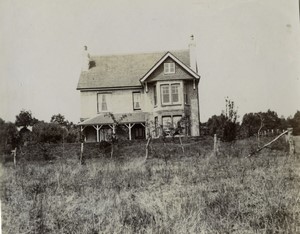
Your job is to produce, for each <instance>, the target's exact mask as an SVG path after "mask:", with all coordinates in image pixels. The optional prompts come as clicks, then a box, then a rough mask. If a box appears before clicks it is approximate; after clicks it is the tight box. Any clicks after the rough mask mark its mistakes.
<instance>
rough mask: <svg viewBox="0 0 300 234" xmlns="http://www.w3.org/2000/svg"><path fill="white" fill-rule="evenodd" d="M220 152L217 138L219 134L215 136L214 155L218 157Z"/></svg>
mask: <svg viewBox="0 0 300 234" xmlns="http://www.w3.org/2000/svg"><path fill="white" fill-rule="evenodd" d="M218 152H219V143H218V138H217V134H214V154H215V155H217V153H218Z"/></svg>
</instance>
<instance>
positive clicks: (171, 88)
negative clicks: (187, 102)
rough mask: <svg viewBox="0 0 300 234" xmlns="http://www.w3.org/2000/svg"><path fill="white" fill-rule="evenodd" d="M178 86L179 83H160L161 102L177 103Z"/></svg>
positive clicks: (166, 103) (167, 103)
mask: <svg viewBox="0 0 300 234" xmlns="http://www.w3.org/2000/svg"><path fill="white" fill-rule="evenodd" d="M179 87H180V84H171V85H169V84H166V85H161V97H162V99H161V100H162V104H165V105H172V104H179V103H180V101H179Z"/></svg>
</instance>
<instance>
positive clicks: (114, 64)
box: [77, 36, 200, 142]
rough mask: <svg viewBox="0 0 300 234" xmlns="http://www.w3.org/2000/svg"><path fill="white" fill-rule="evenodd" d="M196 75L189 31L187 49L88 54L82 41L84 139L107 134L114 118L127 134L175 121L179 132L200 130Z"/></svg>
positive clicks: (155, 130) (142, 134)
mask: <svg viewBox="0 0 300 234" xmlns="http://www.w3.org/2000/svg"><path fill="white" fill-rule="evenodd" d="M199 81H200V76H199V75H198V73H197V61H196V45H195V42H194V38H193V36H191V42H190V44H189V49H187V50H178V51H166V52H156V53H140V54H124V55H105V56H90V55H89V53H88V51H87V47H85V50H84V56H83V67H82V72H81V75H80V78H79V82H78V86H77V90H79V91H80V96H81V97H80V98H81V123H80V124H79V125H80V126H81V130H82V132H83V135H84V136H85V139H86V141H97V142H99V141H102V140H107V139H109V137H110V136H111V134H112V133H113V132H114V131H115V122H114V121H113V118H115V120H117V121H118V122H119V123H120V124H122V125H123V126H126V127H127V130H128V131H127V132H128V139H130V140H131V139H137V138H147V136H149V135H151V136H152V137H158V136H159V135H160V134H162V131H164V132H168V129H170V128H172V127H177V126H178V125H180V126H181V128H182V130H181V134H185V135H190V136H198V135H199V133H200V132H199V131H200V130H199V127H200V117H199V96H198V84H199ZM110 113H112V114H113V118H112V116H111V115H110ZM125 116H126V117H125ZM183 117H184V118H183ZM182 119H185V121H184V124H182V122H183V121H182ZM180 120H181V121H180Z"/></svg>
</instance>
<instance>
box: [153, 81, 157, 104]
mask: <svg viewBox="0 0 300 234" xmlns="http://www.w3.org/2000/svg"><path fill="white" fill-rule="evenodd" d="M153 93H154V106H156V105H157V91H156V85H154V90H153Z"/></svg>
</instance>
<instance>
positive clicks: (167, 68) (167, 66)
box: [164, 63, 175, 74]
mask: <svg viewBox="0 0 300 234" xmlns="http://www.w3.org/2000/svg"><path fill="white" fill-rule="evenodd" d="M164 73H165V74H172V73H175V63H164Z"/></svg>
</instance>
